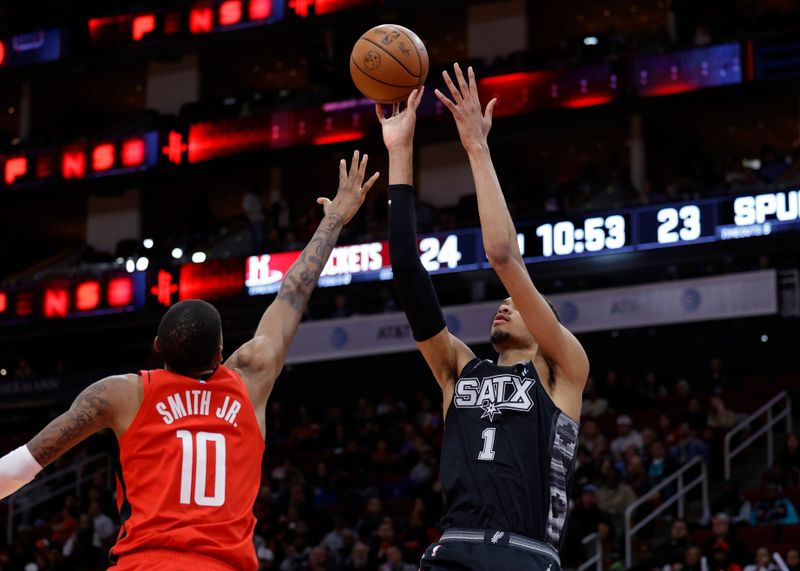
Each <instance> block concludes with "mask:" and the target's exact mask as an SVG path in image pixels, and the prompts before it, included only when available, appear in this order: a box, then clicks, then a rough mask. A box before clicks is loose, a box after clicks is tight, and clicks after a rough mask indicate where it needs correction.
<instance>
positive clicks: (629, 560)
mask: <svg viewBox="0 0 800 571" xmlns="http://www.w3.org/2000/svg"><path fill="white" fill-rule="evenodd" d="M698 465H699V466H700V475H699V476H697V477H696V478H695V479H694V480H692V481H691V482H686V481H685V480H684V478H685V477H686V475H687V473H688V472H689V471H690V470H692V468H694V467H695V466H698ZM673 483H677V489H676V490H675V493H674V494H673V495H672V496H671V497H670V498H669V499H667V500H665V501H663V502H662V503H661V504H659V505H658V507H656V508H655V509H652V510H650V511H649V512H648V514H647V515H645V516H644V517H643V518H642V519H640V520H639V521H638V522H636V524H635V525H633V523H632V522H633V514H634V513H635V512H636V510H637V509H638V508H639V506H641V505H642V504H644V503H646V502H648V501H649V500H651V499H652V498H653V497H655V496H656V495H657V494H660V493H661V491H662V490H663V489H664V488H666V487H668V486H670V485H672V484H673ZM697 486H701V487H702V491H703V517H704V518H707V517H708V514H709V506H708V468H707V467H706V464H705V462H703V460H702V458H700V457H699V456H696V457H695V458H694V459H692V460H690V461H689V462H687V463H686V464H684V465H683V466H681V468H680V469H679V470H678V471H677V472H675V473H674V474H672V475H671V476H669V477H668V478H666V479H665V480H664V481H662V482H661V483H660V484H658V485H657V486H656V487H655V488H652V489H651V490H650V491H649V492H647V493H646V494H644V495H642V496H641V497H639V498H638V499H637V500H636V501H635V502H633V503H632V504H631V505H629V506H628V509H626V510H625V567H626V568H628V567H630V566H631V565H633V536H634V535H635V534H636V533H637V532H638V531H639V530H640V529H642V528H643V527H644V526H646V525H647V524H648V523H650V522H651V521H652V520H653V519H655V518H656V517H657V516H658V515H660V514H661V513H662V512H663V511H665V510H667V509H668V508H669V507H671V506H672V504H674V503H676V502H677V504H678V517H679V518H683V517H684V511H685V509H686V496H687V494H688V493H689V492H691V491H692V490H693V489H694V488H696V487H697Z"/></svg>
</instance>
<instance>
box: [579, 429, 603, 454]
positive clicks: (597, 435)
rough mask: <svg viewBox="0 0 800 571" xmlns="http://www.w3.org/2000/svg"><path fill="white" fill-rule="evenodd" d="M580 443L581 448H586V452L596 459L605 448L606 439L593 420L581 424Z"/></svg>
mask: <svg viewBox="0 0 800 571" xmlns="http://www.w3.org/2000/svg"><path fill="white" fill-rule="evenodd" d="M580 442H581V446H583V447H584V448H586V451H587V452H588V453H589V454H591V455H592V457H594V458H598V457H599V456H600V453H601V452H603V451H604V450H605V449H606V448H607V443H606V437H605V435H604V434H603V433H602V432H600V428H598V426H597V423H596V422H595V421H593V420H587V421H586V422H584V423H583V426H582V427H581V438H580Z"/></svg>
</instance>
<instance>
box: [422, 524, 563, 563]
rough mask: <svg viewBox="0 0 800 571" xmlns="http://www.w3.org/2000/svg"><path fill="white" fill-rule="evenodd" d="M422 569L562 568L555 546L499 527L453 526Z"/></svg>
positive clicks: (429, 553) (427, 553) (429, 550)
mask: <svg viewBox="0 0 800 571" xmlns="http://www.w3.org/2000/svg"><path fill="white" fill-rule="evenodd" d="M420 570H421V571H561V561H560V560H559V558H558V552H556V550H555V549H553V547H552V546H550V545H548V544H546V543H542V542H541V541H535V540H533V539H530V538H528V537H525V536H523V535H517V534H515V533H509V532H505V531H498V530H483V529H458V528H451V529H448V530H447V531H445V532H444V534H443V535H442V537H441V539H440V540H439V541H438V543H434V544H433V545H431V546H429V547H428V548H427V549H426V550H425V554H424V555H423V556H422V560H421V561H420Z"/></svg>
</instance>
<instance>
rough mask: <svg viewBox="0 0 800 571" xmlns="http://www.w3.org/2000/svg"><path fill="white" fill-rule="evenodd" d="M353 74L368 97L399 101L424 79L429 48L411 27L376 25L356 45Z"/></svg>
mask: <svg viewBox="0 0 800 571" xmlns="http://www.w3.org/2000/svg"><path fill="white" fill-rule="evenodd" d="M350 75H351V76H352V77H353V82H354V83H355V84H356V87H358V90H359V91H360V92H361V93H363V94H364V95H365V96H366V97H369V98H370V99H374V100H375V101H377V102H379V103H396V102H397V101H402V100H403V99H405V98H406V97H408V94H409V93H411V92H412V91H413V90H414V89H416V88H417V87H421V86H422V84H423V83H425V78H426V77H427V76H428V51H427V50H426V49H425V44H423V43H422V40H420V39H419V37H418V36H417V35H416V34H415V33H414V32H412V31H411V30H409V29H408V28H404V27H403V26H396V25H394V24H384V25H382V26H375V27H374V28H372V29H371V30H369V31H367V32H366V33H365V34H364V35H362V36H361V37H360V38H358V41H357V42H356V45H355V46H353V53H352V54H351V55H350Z"/></svg>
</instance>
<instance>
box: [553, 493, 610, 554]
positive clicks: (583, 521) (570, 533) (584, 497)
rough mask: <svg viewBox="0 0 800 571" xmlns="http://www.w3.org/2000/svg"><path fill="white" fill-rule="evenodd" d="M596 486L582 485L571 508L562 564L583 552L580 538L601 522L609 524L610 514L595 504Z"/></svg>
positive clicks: (596, 527) (592, 530)
mask: <svg viewBox="0 0 800 571" xmlns="http://www.w3.org/2000/svg"><path fill="white" fill-rule="evenodd" d="M597 492H598V490H597V486H595V485H594V484H587V485H585V486H584V487H583V491H582V492H581V497H580V501H579V502H578V503H577V504H576V505H575V506H574V507H573V508H572V511H571V512H570V514H569V522H568V524H567V539H566V541H565V547H564V549H563V550H562V556H563V557H564V558H565V560H564V561H562V563H563V565H565V566H569V565H573V564H575V563H576V561H577V558H578V554H579V553H583V546H582V545H581V540H582V539H583V538H584V537H586V536H587V535H589V534H590V533H595V532H597V531H598V527H599V526H600V525H601V524H605V525H607V526H609V527H610V526H611V515H610V514H608V513H606V512H604V511H603V510H602V509H600V508H599V507H598V505H597Z"/></svg>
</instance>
